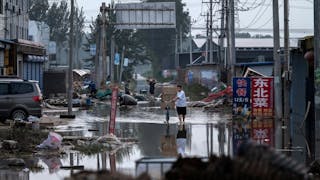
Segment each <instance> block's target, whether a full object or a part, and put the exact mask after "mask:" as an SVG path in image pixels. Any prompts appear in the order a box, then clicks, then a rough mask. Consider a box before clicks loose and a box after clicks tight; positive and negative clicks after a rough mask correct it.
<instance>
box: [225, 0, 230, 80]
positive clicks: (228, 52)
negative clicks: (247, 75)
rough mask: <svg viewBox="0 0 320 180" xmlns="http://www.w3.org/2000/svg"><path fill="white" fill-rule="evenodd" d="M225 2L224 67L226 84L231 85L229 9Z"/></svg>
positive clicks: (227, 2) (227, 3) (227, 0)
mask: <svg viewBox="0 0 320 180" xmlns="http://www.w3.org/2000/svg"><path fill="white" fill-rule="evenodd" d="M225 1H226V32H227V33H226V35H227V48H226V51H227V52H226V53H225V54H226V67H227V73H228V83H229V84H231V83H232V76H231V73H230V70H231V60H230V33H229V29H230V13H229V12H230V9H229V0H225Z"/></svg>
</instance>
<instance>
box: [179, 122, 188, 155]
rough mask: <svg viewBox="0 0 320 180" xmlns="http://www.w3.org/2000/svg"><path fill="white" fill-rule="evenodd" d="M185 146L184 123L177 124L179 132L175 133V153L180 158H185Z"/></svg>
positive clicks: (185, 133)
mask: <svg viewBox="0 0 320 180" xmlns="http://www.w3.org/2000/svg"><path fill="white" fill-rule="evenodd" d="M186 145H187V131H186V128H185V125H184V123H183V124H181V123H180V124H179V130H178V133H177V152H178V155H179V156H181V157H185V156H186Z"/></svg>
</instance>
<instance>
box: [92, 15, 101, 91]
mask: <svg viewBox="0 0 320 180" xmlns="http://www.w3.org/2000/svg"><path fill="white" fill-rule="evenodd" d="M100 18H101V17H100V16H98V17H97V24H98V26H97V32H96V33H97V34H96V56H95V59H94V61H95V67H94V70H95V82H96V87H97V88H98V89H99V88H100V82H101V79H100V68H99V67H100V62H99V61H100V58H99V57H100V48H101V27H100V23H101V21H100V20H101V19H100Z"/></svg>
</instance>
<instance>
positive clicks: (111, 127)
mask: <svg viewBox="0 0 320 180" xmlns="http://www.w3.org/2000/svg"><path fill="white" fill-rule="evenodd" d="M117 100H118V87H114V88H113V89H112V98H111V110H110V121H109V134H114V130H115V125H116V115H117Z"/></svg>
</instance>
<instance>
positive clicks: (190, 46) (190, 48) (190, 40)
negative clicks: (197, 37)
mask: <svg viewBox="0 0 320 180" xmlns="http://www.w3.org/2000/svg"><path fill="white" fill-rule="evenodd" d="M189 20H190V24H189V31H190V32H189V33H190V34H189V61H190V62H189V64H192V61H193V59H192V34H191V16H189Z"/></svg>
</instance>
